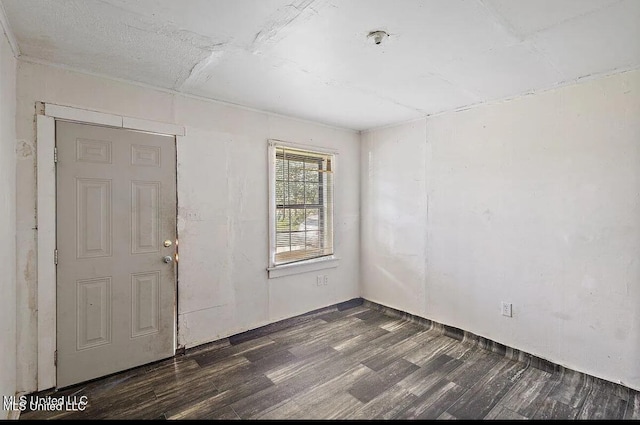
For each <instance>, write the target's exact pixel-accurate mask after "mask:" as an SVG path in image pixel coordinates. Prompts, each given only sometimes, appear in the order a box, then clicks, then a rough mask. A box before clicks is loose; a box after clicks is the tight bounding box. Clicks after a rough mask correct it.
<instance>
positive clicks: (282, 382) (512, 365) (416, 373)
mask: <svg viewBox="0 0 640 425" xmlns="http://www.w3.org/2000/svg"><path fill="white" fill-rule="evenodd" d="M45 396H54V397H70V396H75V397H80V396H86V397H87V399H88V401H89V405H88V407H87V409H86V410H84V411H41V410H38V411H25V412H22V414H21V416H20V419H22V420H29V419H454V418H457V419H498V420H499V419H505V420H512V419H640V395H639V393H638V392H637V391H634V390H631V389H629V388H627V387H622V386H620V385H618V384H614V383H611V382H607V381H604V380H601V379H598V378H595V377H592V376H589V375H585V374H582V373H579V372H576V371H572V370H570V369H566V368H562V367H557V366H555V365H553V364H551V363H549V362H547V361H543V360H542V359H539V358H536V357H533V356H528V355H524V354H523V353H520V352H518V351H517V350H513V349H510V348H508V347H505V346H503V345H500V344H495V343H493V342H491V341H490V340H487V339H484V338H480V337H476V336H474V335H473V334H469V333H466V332H464V331H460V330H457V329H455V328H451V327H446V326H444V325H439V324H434V323H432V322H429V321H427V320H426V319H415V318H413V317H412V316H411V315H409V314H408V313H403V312H397V311H393V310H390V309H387V308H385V307H380V306H379V305H374V304H372V303H369V302H365V303H364V304H363V303H357V302H351V303H350V304H344V305H343V306H342V308H326V309H320V310H317V311H315V312H313V314H308V315H304V316H303V317H298V318H294V319H293V320H291V321H289V322H286V321H280V322H278V323H277V324H276V325H274V326H267V327H263V328H259V329H258V330H255V331H248V332H247V333H243V334H241V335H239V336H237V337H231V338H225V339H223V340H220V341H216V342H214V343H211V344H207V345H205V346H200V347H195V348H193V349H189V350H185V352H184V353H183V354H181V355H178V356H176V357H174V358H171V359H166V360H163V361H160V362H157V363H154V364H151V365H146V366H141V367H139V368H136V369H132V370H128V371H124V372H122V373H120V374H116V375H112V376H109V377H105V378H101V379H98V380H94V381H91V382H87V383H83V384H80V385H76V386H73V387H70V388H65V389H61V390H59V391H51V390H50V391H45V392H40V393H34V394H31V395H29V397H31V398H33V397H45Z"/></svg>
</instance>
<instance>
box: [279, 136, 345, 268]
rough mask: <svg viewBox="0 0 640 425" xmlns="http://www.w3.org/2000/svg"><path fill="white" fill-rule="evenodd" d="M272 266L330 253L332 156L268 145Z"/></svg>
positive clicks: (331, 252) (331, 249) (331, 233)
mask: <svg viewBox="0 0 640 425" xmlns="http://www.w3.org/2000/svg"><path fill="white" fill-rule="evenodd" d="M272 149H273V150H272V154H273V155H275V160H274V161H273V164H274V167H275V169H274V170H272V188H273V192H274V194H275V211H274V213H275V214H273V217H275V220H272V224H271V225H272V226H274V227H275V244H273V241H272V253H271V254H272V261H271V262H272V265H279V264H285V263H291V262H295V261H302V260H308V259H311V258H317V257H322V256H326V255H331V254H333V168H332V165H333V162H334V159H333V155H331V154H325V153H320V152H312V151H306V150H300V149H294V148H289V147H285V146H278V145H276V146H272Z"/></svg>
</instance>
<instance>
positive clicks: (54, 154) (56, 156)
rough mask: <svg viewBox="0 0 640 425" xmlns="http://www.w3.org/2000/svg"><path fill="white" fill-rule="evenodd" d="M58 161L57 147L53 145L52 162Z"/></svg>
mask: <svg viewBox="0 0 640 425" xmlns="http://www.w3.org/2000/svg"><path fill="white" fill-rule="evenodd" d="M57 162H58V148H57V147H54V148H53V163H54V164H55V163H57Z"/></svg>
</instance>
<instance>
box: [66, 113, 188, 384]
mask: <svg viewBox="0 0 640 425" xmlns="http://www.w3.org/2000/svg"><path fill="white" fill-rule="evenodd" d="M56 147H57V152H58V162H57V171H56V173H57V179H56V186H57V187H56V190H57V195H56V199H57V207H56V208H57V211H56V213H57V218H56V221H57V223H56V224H57V249H58V264H57V301H56V308H57V311H56V315H57V321H56V323H57V387H59V388H60V387H65V386H69V385H72V384H75V383H79V382H83V381H87V380H90V379H93V378H97V377H100V376H104V375H108V374H111V373H114V372H118V371H122V370H125V369H128V368H131V367H135V366H139V365H143V364H146V363H150V362H153V361H156V360H160V359H163V358H167V357H171V356H173V355H174V353H175V327H176V319H175V317H176V315H175V309H176V263H175V254H176V156H175V155H176V150H175V137H173V136H171V137H170V136H163V135H157V134H151V133H144V132H136V131H131V130H124V129H117V128H108V127H99V126H92V125H87V124H78V123H71V122H64V121H58V122H56Z"/></svg>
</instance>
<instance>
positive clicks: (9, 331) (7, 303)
mask: <svg viewBox="0 0 640 425" xmlns="http://www.w3.org/2000/svg"><path fill="white" fill-rule="evenodd" d="M15 121H16V60H15V59H14V57H13V52H12V51H11V47H10V46H9V42H8V40H7V38H6V36H5V34H4V32H3V31H2V27H1V26H0V182H2V190H0V241H2V243H0V267H2V277H1V278H0V300H1V301H0V398H1V397H2V396H12V395H14V394H15V392H16V254H15V248H16V214H15V211H16V206H15V199H16V166H15V161H16V125H15ZM8 414H9V412H8V411H5V410H2V409H0V420H2V419H6V418H7V417H8Z"/></svg>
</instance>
